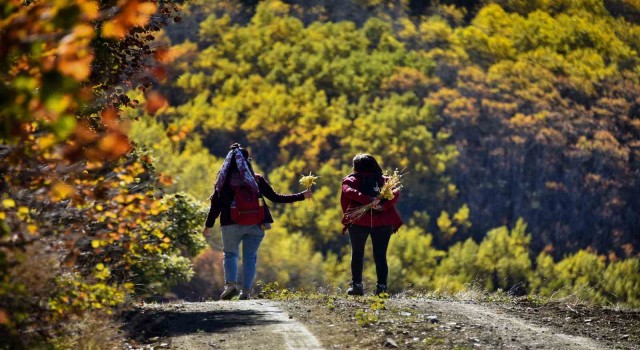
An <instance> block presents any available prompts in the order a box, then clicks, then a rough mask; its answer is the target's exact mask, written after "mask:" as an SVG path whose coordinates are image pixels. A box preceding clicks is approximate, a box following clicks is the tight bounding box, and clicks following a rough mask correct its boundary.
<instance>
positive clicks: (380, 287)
mask: <svg viewBox="0 0 640 350" xmlns="http://www.w3.org/2000/svg"><path fill="white" fill-rule="evenodd" d="M382 293H384V294H387V295H388V293H387V285H386V284H379V283H378V284H376V294H375V295H378V296H379V295H380V294H382Z"/></svg>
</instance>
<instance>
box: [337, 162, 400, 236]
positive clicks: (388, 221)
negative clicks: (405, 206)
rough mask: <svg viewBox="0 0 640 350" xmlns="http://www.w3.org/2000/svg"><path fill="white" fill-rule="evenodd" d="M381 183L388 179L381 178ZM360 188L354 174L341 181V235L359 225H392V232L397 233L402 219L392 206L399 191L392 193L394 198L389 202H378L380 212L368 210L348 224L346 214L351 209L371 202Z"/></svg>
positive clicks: (357, 178)
mask: <svg viewBox="0 0 640 350" xmlns="http://www.w3.org/2000/svg"><path fill="white" fill-rule="evenodd" d="M382 180H383V182H387V180H388V177H384V176H383V178H382ZM359 188H360V177H359V176H358V175H356V174H350V175H348V176H346V177H345V178H343V179H342V195H341V196H340V205H341V206H342V215H343V216H342V224H343V225H344V228H343V229H342V233H343V234H344V233H345V231H346V230H347V229H348V228H349V226H351V225H359V226H368V227H376V226H386V225H392V226H393V232H396V231H398V229H399V228H400V226H402V219H400V215H398V211H397V210H396V208H395V206H394V204H395V203H396V202H397V201H398V198H399V197H400V192H399V191H394V192H393V194H394V197H393V199H391V200H382V201H381V202H380V206H382V210H381V211H380V210H370V211H369V212H367V213H366V214H364V215H363V216H362V217H361V218H360V219H358V220H356V221H354V222H349V219H348V218H347V217H346V215H345V214H346V213H347V212H348V211H349V210H350V209H353V208H357V207H361V206H363V205H366V204H369V203H371V202H372V201H373V199H374V197H370V196H367V195H365V194H363V193H362V192H360V191H359Z"/></svg>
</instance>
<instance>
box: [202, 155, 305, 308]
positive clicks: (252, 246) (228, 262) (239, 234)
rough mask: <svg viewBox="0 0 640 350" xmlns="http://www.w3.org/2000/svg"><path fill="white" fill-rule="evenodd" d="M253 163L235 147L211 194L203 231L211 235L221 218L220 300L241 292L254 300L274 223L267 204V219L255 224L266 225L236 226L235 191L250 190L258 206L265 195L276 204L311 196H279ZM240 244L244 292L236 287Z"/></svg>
mask: <svg viewBox="0 0 640 350" xmlns="http://www.w3.org/2000/svg"><path fill="white" fill-rule="evenodd" d="M250 160H251V158H249V152H248V151H247V150H246V149H243V148H241V147H240V145H239V144H233V145H231V151H230V152H229V154H228V155H227V157H226V158H225V161H224V164H223V165H222V169H220V172H219V173H218V178H217V179H216V187H215V192H214V193H213V195H211V209H209V215H208V216H207V222H206V224H205V229H204V231H203V234H204V235H205V236H207V237H208V236H210V235H211V228H212V227H213V224H214V223H215V221H216V218H218V216H219V217H220V226H221V230H222V246H223V252H224V261H223V267H224V277H225V289H224V291H223V292H222V294H221V295H220V299H231V298H233V297H234V296H236V295H238V293H240V299H249V298H250V296H251V288H252V286H253V279H254V278H255V275H256V263H257V259H258V248H260V243H261V242H262V239H263V238H264V230H265V229H266V228H268V227H269V226H270V224H271V223H273V219H272V218H271V213H270V212H269V207H267V206H266V205H261V206H260V207H259V208H263V209H264V219H262V216H260V217H259V218H258V220H256V221H253V222H257V221H259V220H261V219H262V222H259V223H258V224H253V225H249V224H242V225H241V223H242V222H237V223H236V222H235V221H234V219H233V218H232V216H233V213H232V208H231V206H232V202H233V201H234V198H238V197H236V193H235V191H237V189H238V188H240V187H244V188H245V189H246V191H250V192H253V193H254V195H255V196H257V197H259V199H258V202H256V203H263V202H262V196H264V197H266V198H267V199H269V200H271V201H273V202H276V203H293V202H297V201H303V200H305V199H306V198H310V197H311V191H309V190H307V191H304V192H300V193H296V194H291V195H285V194H279V193H276V192H275V191H274V190H273V188H271V186H270V185H269V183H268V182H267V180H265V178H264V177H262V176H261V175H258V174H255V173H254V172H253V168H252V167H251V163H250V162H249V161H250ZM234 188H235V190H234ZM245 193H246V192H245ZM250 196H251V195H250ZM253 198H256V197H253ZM254 212H255V210H254ZM240 243H242V291H239V288H238V286H237V285H236V280H237V274H238V254H239V252H240Z"/></svg>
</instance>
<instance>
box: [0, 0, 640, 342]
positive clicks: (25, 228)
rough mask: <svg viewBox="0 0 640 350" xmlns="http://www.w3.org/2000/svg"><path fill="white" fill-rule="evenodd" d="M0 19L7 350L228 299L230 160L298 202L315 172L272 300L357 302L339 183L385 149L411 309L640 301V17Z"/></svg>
mask: <svg viewBox="0 0 640 350" xmlns="http://www.w3.org/2000/svg"><path fill="white" fill-rule="evenodd" d="M0 8H1V9H2V15H1V16H2V17H0V39H1V46H0V53H1V55H0V118H1V119H2V127H1V128H0V137H1V138H0V155H1V157H0V169H1V173H2V178H1V180H0V190H1V191H0V196H1V197H0V334H1V335H2V337H3V339H7V342H6V344H0V348H31V347H33V346H36V345H43V344H48V345H50V346H53V347H55V348H67V347H82V344H85V343H83V342H88V341H90V340H89V339H90V337H89V335H88V334H90V333H92V331H91V329H92V328H91V327H94V328H93V329H97V328H99V327H104V324H103V323H104V322H108V319H110V318H113V317H116V315H117V314H118V313H120V312H121V311H122V310H123V309H126V307H127V305H128V304H130V303H132V302H134V301H136V300H145V299H146V300H148V299H152V300H159V299H163V298H164V299H166V298H183V299H187V300H207V299H213V298H217V296H218V294H219V293H220V291H221V289H222V287H223V284H224V279H223V273H222V262H221V261H222V260H221V259H222V250H221V249H222V248H221V247H222V245H221V240H220V228H219V223H216V226H215V227H214V234H213V235H212V237H211V238H208V239H206V240H205V238H204V237H203V236H202V234H201V232H202V228H203V226H204V221H205V218H206V213H207V209H208V198H209V196H210V195H211V193H212V191H213V185H214V180H215V177H216V173H217V171H218V170H219V169H220V166H221V164H222V161H223V159H224V157H225V155H226V154H227V152H228V150H229V145H230V144H232V143H234V142H239V143H241V144H242V145H243V146H245V147H246V148H247V149H248V150H249V151H250V152H251V156H252V158H253V162H254V167H255V168H256V171H257V172H259V173H261V174H263V175H264V176H265V177H266V178H267V179H268V181H269V183H270V184H271V185H272V186H273V187H274V189H275V190H276V191H278V192H282V193H296V192H301V191H302V190H303V188H302V187H301V185H300V184H299V182H298V181H299V179H300V176H301V175H303V174H308V173H309V172H312V173H314V174H317V175H318V176H319V178H318V179H317V184H316V185H315V186H314V187H313V192H314V197H313V200H310V201H305V202H300V203H296V204H294V205H287V206H284V205H280V204H276V203H269V206H270V208H271V211H272V213H273V216H274V218H275V224H274V225H273V228H272V229H270V230H268V231H267V235H266V238H265V240H264V242H263V244H262V246H261V248H260V252H259V262H258V275H257V279H258V280H259V281H260V285H262V286H264V285H265V284H271V286H272V287H273V286H275V285H276V284H275V283H277V285H278V286H280V288H288V289H292V290H294V289H295V290H299V289H305V290H317V289H319V288H323V289H331V290H341V289H340V288H345V287H346V286H347V283H348V282H349V280H350V270H349V254H350V250H349V243H348V237H346V236H343V235H342V234H341V232H342V224H341V218H342V212H341V209H340V198H339V194H340V183H341V180H342V178H343V177H344V176H346V175H347V174H349V173H350V172H351V166H352V164H351V160H352V158H353V156H354V155H355V154H357V153H362V152H366V153H370V154H373V155H375V156H376V157H377V158H378V160H379V161H380V162H381V165H382V167H383V168H384V169H385V170H387V171H390V172H391V171H393V170H394V169H404V171H405V172H406V173H407V174H406V175H405V176H404V177H403V189H402V190H401V198H400V201H399V202H398V204H397V208H398V210H399V212H400V214H401V216H402V218H403V220H404V222H405V225H404V226H403V227H402V228H401V229H400V231H399V232H398V233H397V234H394V235H393V237H392V239H391V243H390V247H389V252H388V259H389V289H390V291H391V292H392V293H397V292H401V291H406V290H420V291H429V292H433V293H436V294H441V295H452V294H455V293H458V292H462V291H465V290H481V291H485V292H497V293H507V294H510V295H514V296H525V295H529V296H532V297H533V296H536V297H541V298H547V299H552V298H556V299H557V298H569V297H571V298H577V299H580V300H584V301H587V302H590V303H594V304H597V305H603V306H624V307H634V308H637V307H640V58H639V56H638V52H640V5H639V4H638V2H637V1H631V0H585V1H571V0H536V1H515V0H491V1H447V0H442V1H427V0H424V1H417V0H411V1H409V0H395V1H391V0H389V1H385V0H350V1H329V0H327V1H324V0H313V1H279V0H268V1H241V0H234V1H214V0H207V1H205V0H192V1H188V2H184V3H183V2H182V1H160V0H153V1H141V0H120V1H115V0H61V1H55V2H49V1H18V0H10V1H7V2H5V3H3V4H2V5H0ZM45 19H46V20H45ZM369 254H370V253H369ZM366 259H368V260H370V259H371V256H370V255H368V256H367V257H366ZM365 266H366V269H365V283H369V284H370V283H372V282H375V268H374V266H373V264H366V265H365ZM79 319H82V320H85V322H84V324H85V327H84V328H82V329H79V328H78V324H79V323H78V322H77V320H79ZM101 322H102V323H101ZM107 333H108V332H103V334H104V336H105V337H109V334H107ZM24 334H32V336H30V337H26V338H25V337H24V336H23V335H24ZM91 341H95V340H91Z"/></svg>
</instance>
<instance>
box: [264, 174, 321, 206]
mask: <svg viewBox="0 0 640 350" xmlns="http://www.w3.org/2000/svg"><path fill="white" fill-rule="evenodd" d="M257 178H258V187H259V188H260V192H261V193H262V195H263V196H265V197H266V198H267V199H268V200H270V201H272V202H275V203H293V202H298V201H303V200H305V198H309V197H310V196H311V192H310V191H305V192H300V193H296V194H280V193H277V192H276V191H274V190H273V188H272V187H271V185H269V183H268V182H267V180H265V178H264V177H262V176H257Z"/></svg>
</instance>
